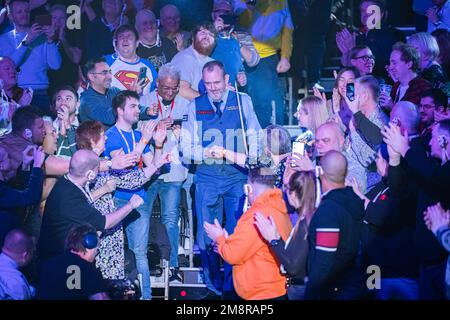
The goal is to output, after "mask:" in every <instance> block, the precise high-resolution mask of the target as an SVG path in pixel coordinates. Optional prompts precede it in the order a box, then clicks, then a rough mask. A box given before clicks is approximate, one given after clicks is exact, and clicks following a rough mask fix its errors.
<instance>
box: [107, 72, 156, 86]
mask: <svg viewBox="0 0 450 320" xmlns="http://www.w3.org/2000/svg"><path fill="white" fill-rule="evenodd" d="M138 76H139V71H131V70H119V71H117V72H116V74H115V75H114V77H115V78H116V79H117V80H118V81H119V82H120V83H121V84H123V86H124V87H125V88H127V89H128V90H132V88H131V85H132V84H133V82H134V81H135V80H136V79H137V78H138ZM149 82H150V79H149V78H148V77H145V82H144V84H143V85H142V87H143V88H144V87H145V86H147V84H148V83H149Z"/></svg>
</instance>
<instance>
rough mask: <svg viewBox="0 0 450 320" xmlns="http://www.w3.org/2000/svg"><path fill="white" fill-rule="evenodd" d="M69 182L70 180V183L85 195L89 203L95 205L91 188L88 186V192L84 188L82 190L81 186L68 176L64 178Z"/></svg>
mask: <svg viewBox="0 0 450 320" xmlns="http://www.w3.org/2000/svg"><path fill="white" fill-rule="evenodd" d="M64 177H65V178H66V179H67V180H69V181H70V182H72V183H73V184H74V185H75V186H76V187H77V188H78V189H80V190H81V192H82V193H83V194H84V196H85V197H86V199H87V200H88V202H89V203H94V199H93V198H92V195H91V193H90V191H89V188H88V187H87V186H86V190H85V189H84V188H82V187H81V186H79V185H78V184H77V183H76V182H75V181H73V180H72V179H71V178H70V177H69V175H68V174H66V175H65V176H64Z"/></svg>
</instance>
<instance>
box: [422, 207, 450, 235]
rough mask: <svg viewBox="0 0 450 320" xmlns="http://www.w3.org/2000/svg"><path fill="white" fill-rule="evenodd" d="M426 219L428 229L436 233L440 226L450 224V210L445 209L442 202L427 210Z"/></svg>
mask: <svg viewBox="0 0 450 320" xmlns="http://www.w3.org/2000/svg"><path fill="white" fill-rule="evenodd" d="M424 220H425V224H426V225H427V227H428V229H430V230H431V231H432V232H433V233H436V232H437V231H438V230H439V229H440V228H442V227H448V226H450V225H449V224H450V211H449V210H447V211H445V210H444V209H443V208H442V206H441V204H440V203H438V204H436V205H434V206H430V207H428V208H427V210H425V212H424Z"/></svg>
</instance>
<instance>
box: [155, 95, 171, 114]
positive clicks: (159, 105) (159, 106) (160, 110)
mask: <svg viewBox="0 0 450 320" xmlns="http://www.w3.org/2000/svg"><path fill="white" fill-rule="evenodd" d="M159 98H160V96H159V95H158V108H159V112H160V113H161V117H163V111H162V106H161V100H160V99H159ZM161 99H162V98H161ZM174 104H175V98H174V99H173V100H172V103H171V104H170V113H169V116H168V117H167V118H170V117H172V111H173V106H174Z"/></svg>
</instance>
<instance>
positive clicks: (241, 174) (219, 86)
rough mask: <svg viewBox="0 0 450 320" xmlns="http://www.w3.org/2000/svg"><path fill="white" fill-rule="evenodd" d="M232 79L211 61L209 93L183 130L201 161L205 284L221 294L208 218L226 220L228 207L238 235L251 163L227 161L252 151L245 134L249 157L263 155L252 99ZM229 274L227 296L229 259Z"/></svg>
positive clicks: (188, 154)
mask: <svg viewBox="0 0 450 320" xmlns="http://www.w3.org/2000/svg"><path fill="white" fill-rule="evenodd" d="M228 80H229V76H228V75H227V74H225V71H224V66H223V64H222V63H221V62H219V61H210V62H208V63H206V64H205V66H204V67H203V81H204V83H205V87H206V90H207V94H206V95H202V96H200V97H198V98H196V99H195V100H193V101H192V102H191V103H190V104H189V105H188V121H186V122H183V127H182V133H181V150H182V153H183V157H184V159H185V160H187V162H192V161H194V162H195V163H196V164H197V170H196V173H195V177H194V183H195V185H196V187H195V205H196V213H197V221H198V228H197V241H198V245H199V247H200V252H201V258H202V266H203V272H204V277H205V284H206V285H207V288H208V289H209V290H211V291H212V292H213V293H215V294H216V295H220V294H221V291H222V284H221V280H220V272H219V264H218V261H219V260H218V259H219V257H218V256H217V254H216V253H215V252H214V250H213V244H212V243H211V240H210V239H209V238H208V236H207V235H206V233H205V232H204V229H203V222H205V221H206V222H209V223H213V221H214V219H218V220H219V221H220V222H222V220H223V213H224V211H225V215H226V224H225V229H226V230H227V232H228V234H232V233H233V231H234V228H235V226H236V222H237V219H238V218H239V217H240V215H241V214H242V205H241V204H243V201H242V200H243V196H244V191H243V186H244V184H245V183H246V181H247V170H246V169H244V168H243V167H245V163H244V164H240V165H241V166H238V165H237V164H231V163H229V162H226V161H225V159H226V158H227V157H228V156H229V154H236V153H241V154H247V152H246V150H245V149H246V146H244V143H243V134H245V135H246V137H247V141H248V145H249V155H250V156H249V158H251V159H252V158H257V155H258V136H259V134H260V131H261V127H260V125H259V122H258V119H257V118H256V114H255V112H254V110H253V105H252V102H251V99H250V97H249V96H248V95H246V94H239V95H238V94H236V93H235V92H232V91H229V90H228V89H227V83H228ZM237 99H239V100H240V102H241V103H240V106H241V108H242V110H241V111H242V117H243V122H244V129H245V132H243V130H242V128H241V119H240V110H239V104H238V101H237ZM213 147H214V148H213ZM217 148H222V149H221V152H220V153H221V155H220V156H218V155H217V154H215V152H214V151H213V150H217ZM224 158H225V159H224ZM236 162H237V161H236ZM224 277H225V279H224V284H223V291H224V294H225V297H227V296H226V295H227V294H229V293H232V292H233V286H232V282H231V266H230V265H228V264H226V263H225V271H224ZM228 297H230V296H228Z"/></svg>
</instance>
